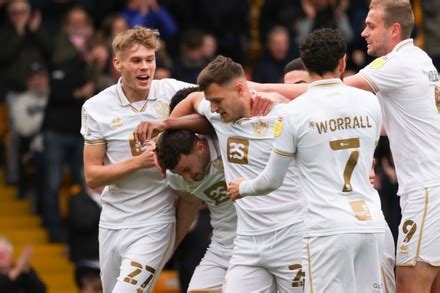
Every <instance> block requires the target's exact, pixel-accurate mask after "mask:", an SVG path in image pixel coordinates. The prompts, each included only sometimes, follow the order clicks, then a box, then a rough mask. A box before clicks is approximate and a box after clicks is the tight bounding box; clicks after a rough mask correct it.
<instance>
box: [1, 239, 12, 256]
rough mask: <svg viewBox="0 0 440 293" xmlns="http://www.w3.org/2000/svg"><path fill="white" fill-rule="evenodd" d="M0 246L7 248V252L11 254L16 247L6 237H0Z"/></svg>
mask: <svg viewBox="0 0 440 293" xmlns="http://www.w3.org/2000/svg"><path fill="white" fill-rule="evenodd" d="M0 246H3V247H5V248H6V250H8V251H9V253H12V252H13V251H14V246H13V245H12V243H11V241H9V239H8V238H6V237H4V236H0Z"/></svg>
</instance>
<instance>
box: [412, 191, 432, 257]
mask: <svg viewBox="0 0 440 293" xmlns="http://www.w3.org/2000/svg"><path fill="white" fill-rule="evenodd" d="M428 195H429V193H428V188H425V207H424V208H423V216H422V225H421V227H420V233H419V240H418V241H417V249H416V259H415V261H416V262H417V259H418V258H419V256H420V246H421V245H422V240H423V230H424V229H425V221H426V214H428V203H429V202H428Z"/></svg>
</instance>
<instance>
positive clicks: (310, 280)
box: [307, 239, 314, 293]
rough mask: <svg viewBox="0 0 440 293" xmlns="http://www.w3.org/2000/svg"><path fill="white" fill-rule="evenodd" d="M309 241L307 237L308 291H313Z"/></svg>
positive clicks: (312, 292)
mask: <svg viewBox="0 0 440 293" xmlns="http://www.w3.org/2000/svg"><path fill="white" fill-rule="evenodd" d="M309 242H310V240H309V239H307V260H308V263H309V266H308V271H309V283H310V292H311V293H314V291H313V283H312V258H311V256H310V243H309Z"/></svg>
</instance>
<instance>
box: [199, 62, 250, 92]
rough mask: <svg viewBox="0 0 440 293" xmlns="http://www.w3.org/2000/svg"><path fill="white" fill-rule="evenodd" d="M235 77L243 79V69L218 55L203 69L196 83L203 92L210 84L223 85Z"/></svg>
mask: <svg viewBox="0 0 440 293" xmlns="http://www.w3.org/2000/svg"><path fill="white" fill-rule="evenodd" d="M237 77H244V69H243V67H242V66H241V65H240V64H239V63H236V62H234V61H233V60H232V59H231V58H229V57H225V56H222V55H219V56H217V57H216V58H215V59H214V60H212V61H211V62H209V64H208V65H206V67H205V68H203V70H202V71H201V72H200V74H199V76H198V78H197V83H198V85H199V87H200V90H202V91H204V90H206V89H207V88H208V87H209V86H210V85H211V84H214V83H215V84H218V85H225V84H227V83H228V82H230V81H231V80H233V79H234V78H237Z"/></svg>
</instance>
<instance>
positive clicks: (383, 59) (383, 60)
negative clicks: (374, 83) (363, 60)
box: [368, 56, 388, 69]
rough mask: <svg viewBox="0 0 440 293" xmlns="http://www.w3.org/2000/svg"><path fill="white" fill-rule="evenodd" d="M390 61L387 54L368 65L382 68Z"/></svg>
mask: <svg viewBox="0 0 440 293" xmlns="http://www.w3.org/2000/svg"><path fill="white" fill-rule="evenodd" d="M387 61H388V57H387V56H383V57H379V58H376V59H374V60H373V61H372V62H371V63H370V64H369V65H368V66H369V67H370V68H372V69H379V68H381V67H382V66H383V65H384V64H385V63H386V62H387Z"/></svg>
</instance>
